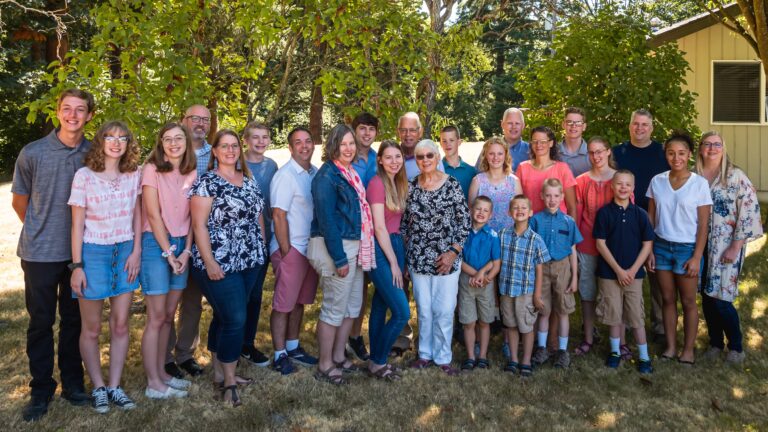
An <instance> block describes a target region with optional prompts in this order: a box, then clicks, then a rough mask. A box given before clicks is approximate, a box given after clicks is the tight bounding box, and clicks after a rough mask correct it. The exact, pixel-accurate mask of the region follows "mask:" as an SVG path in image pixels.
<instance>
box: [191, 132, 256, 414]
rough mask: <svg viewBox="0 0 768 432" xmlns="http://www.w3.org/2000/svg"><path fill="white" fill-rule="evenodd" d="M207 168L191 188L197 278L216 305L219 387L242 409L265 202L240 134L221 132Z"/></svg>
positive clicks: (213, 337)
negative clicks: (241, 371) (238, 371)
mask: <svg viewBox="0 0 768 432" xmlns="http://www.w3.org/2000/svg"><path fill="white" fill-rule="evenodd" d="M216 163H218V164H217V165H216V166H217V167H216V169H213V167H214V164H216ZM208 169H209V171H208V172H207V173H205V174H203V175H202V176H200V177H199V178H198V179H197V181H196V182H195V184H194V185H193V186H192V189H191V190H190V196H191V197H192V202H191V204H190V207H191V211H192V227H193V230H194V236H195V245H194V246H193V247H192V266H193V267H192V275H193V277H195V278H196V279H197V281H198V283H199V284H200V287H201V290H202V292H203V295H205V297H206V299H208V303H210V304H211V306H212V307H213V320H212V321H211V326H210V329H209V330H208V350H210V351H211V352H212V353H213V354H214V359H213V371H214V383H217V384H219V385H220V387H221V393H222V394H221V396H222V398H223V399H224V400H225V401H227V402H229V403H231V404H232V405H233V406H238V405H240V403H241V402H240V397H239V395H238V394H237V384H242V383H244V382H250V380H248V379H246V378H242V377H238V376H236V375H235V367H236V366H237V359H238V357H239V356H240V348H241V346H242V343H243V332H244V330H245V317H246V310H245V308H246V305H247V304H248V298H249V296H250V293H251V290H252V289H253V286H254V284H255V283H256V278H257V276H258V273H259V267H260V266H262V265H263V264H264V251H265V245H264V238H263V233H264V218H263V215H262V212H263V211H264V199H263V196H262V192H261V190H259V186H258V185H257V184H256V182H255V181H254V180H253V178H251V175H250V173H249V172H248V166H247V165H246V164H245V159H244V158H243V152H242V149H241V147H240V138H239V137H238V135H237V134H236V133H235V132H233V131H231V130H222V131H219V133H217V134H216V138H215V139H214V141H213V145H212V148H211V160H210V163H209V164H208Z"/></svg>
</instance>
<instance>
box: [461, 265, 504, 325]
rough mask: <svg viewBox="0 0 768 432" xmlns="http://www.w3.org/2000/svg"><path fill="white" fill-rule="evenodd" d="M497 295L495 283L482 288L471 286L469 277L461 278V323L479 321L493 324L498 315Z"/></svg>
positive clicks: (462, 274)
mask: <svg viewBox="0 0 768 432" xmlns="http://www.w3.org/2000/svg"><path fill="white" fill-rule="evenodd" d="M495 309H496V295H495V293H494V290H493V281H491V282H490V283H489V284H488V285H486V286H484V287H482V288H475V287H471V286H469V275H468V274H467V273H464V272H462V273H461V276H459V322H460V323H462V324H471V323H473V322H475V321H477V320H478V319H479V320H480V321H482V322H484V323H488V324H490V323H492V322H493V321H494V318H495V315H496V310H495Z"/></svg>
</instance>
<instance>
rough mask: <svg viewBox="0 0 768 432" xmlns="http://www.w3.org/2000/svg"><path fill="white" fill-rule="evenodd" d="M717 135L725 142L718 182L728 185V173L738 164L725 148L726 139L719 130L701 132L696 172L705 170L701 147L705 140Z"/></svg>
mask: <svg viewBox="0 0 768 432" xmlns="http://www.w3.org/2000/svg"><path fill="white" fill-rule="evenodd" d="M713 136H716V137H718V138H720V141H721V142H722V143H723V159H722V160H721V161H720V178H719V179H718V183H720V185H721V186H726V183H727V181H728V174H730V173H731V170H732V169H733V168H734V167H735V166H736V165H734V164H733V162H731V158H729V157H728V151H727V150H726V148H725V139H723V136H722V135H720V132H717V131H708V132H704V133H703V134H701V139H699V149H698V154H697V155H696V174H701V173H703V172H704V157H703V156H702V154H701V147H702V144H703V143H704V140H705V139H707V138H709V137H713Z"/></svg>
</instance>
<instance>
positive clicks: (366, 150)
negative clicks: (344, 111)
mask: <svg viewBox="0 0 768 432" xmlns="http://www.w3.org/2000/svg"><path fill="white" fill-rule="evenodd" d="M352 130H354V131H355V140H356V141H357V159H356V160H355V161H354V162H352V168H354V169H355V171H357V175H359V176H360V180H362V181H363V186H365V187H366V188H367V187H368V183H369V182H370V181H371V179H372V178H373V177H374V176H375V175H376V151H375V150H374V149H372V148H371V145H373V142H374V141H375V140H376V135H377V134H378V132H379V119H377V118H376V117H375V116H374V115H372V114H370V113H367V112H364V113H360V114H358V115H357V117H355V118H354V120H352Z"/></svg>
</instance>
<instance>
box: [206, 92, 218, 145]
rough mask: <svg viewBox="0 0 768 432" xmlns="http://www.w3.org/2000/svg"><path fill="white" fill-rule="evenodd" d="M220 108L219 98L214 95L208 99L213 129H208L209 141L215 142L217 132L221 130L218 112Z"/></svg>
mask: <svg viewBox="0 0 768 432" xmlns="http://www.w3.org/2000/svg"><path fill="white" fill-rule="evenodd" d="M218 108H219V99H218V98H217V97H216V96H215V95H214V96H211V98H210V99H208V110H209V111H210V112H211V130H209V131H208V142H209V143H211V142H213V138H214V137H215V136H216V132H218V131H219V116H218V114H216V113H217V112H218Z"/></svg>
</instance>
